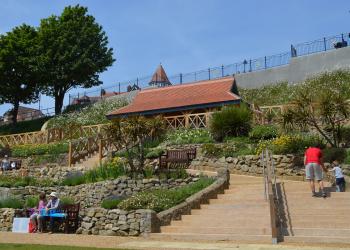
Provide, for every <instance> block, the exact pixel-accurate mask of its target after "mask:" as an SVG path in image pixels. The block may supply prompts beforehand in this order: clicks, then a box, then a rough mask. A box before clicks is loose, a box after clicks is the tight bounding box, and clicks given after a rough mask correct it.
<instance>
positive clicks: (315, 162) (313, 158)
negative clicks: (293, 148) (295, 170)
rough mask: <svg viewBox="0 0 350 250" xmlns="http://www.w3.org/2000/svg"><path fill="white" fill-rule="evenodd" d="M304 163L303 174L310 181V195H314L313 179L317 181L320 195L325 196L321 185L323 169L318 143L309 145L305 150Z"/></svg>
mask: <svg viewBox="0 0 350 250" xmlns="http://www.w3.org/2000/svg"><path fill="white" fill-rule="evenodd" d="M304 165H305V174H306V179H307V180H308V181H309V182H310V188H311V192H312V197H316V196H317V195H316V192H315V180H316V181H317V182H318V186H319V190H320V192H321V194H322V197H324V198H325V197H327V195H326V193H325V191H324V187H323V181H322V179H323V173H322V169H323V170H324V165H323V159H322V151H321V149H320V145H317V146H315V147H309V148H308V149H307V150H306V151H305V156H304Z"/></svg>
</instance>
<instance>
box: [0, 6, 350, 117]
mask: <svg viewBox="0 0 350 250" xmlns="http://www.w3.org/2000/svg"><path fill="white" fill-rule="evenodd" d="M0 4H1V13H0V33H5V32H7V31H10V30H11V29H12V28H13V27H15V26H17V25H20V24H22V23H26V24H30V25H33V26H37V25H38V24H39V22H40V19H41V18H45V17H48V16H49V15H51V14H56V15H59V14H60V13H61V12H62V10H63V8H64V7H65V6H67V5H75V4H80V5H83V6H86V7H88V9H89V14H91V15H93V16H95V18H96V21H97V22H98V23H99V24H101V25H102V26H103V28H104V30H105V32H106V34H107V35H108V37H109V45H110V46H111V47H113V49H114V56H115V58H116V62H115V63H114V65H113V66H112V67H110V68H109V69H108V70H107V71H106V72H104V73H103V74H101V77H100V78H101V80H102V81H103V82H104V85H103V86H105V87H106V86H110V85H113V84H115V83H117V82H119V81H125V80H128V79H134V78H136V77H140V76H145V75H150V74H152V73H153V72H154V70H155V69H156V67H157V66H158V64H159V63H160V62H161V63H162V65H163V66H164V68H165V70H166V72H167V73H168V75H173V74H177V73H180V72H182V73H186V72H191V71H195V70H200V69H205V68H208V67H214V66H218V65H222V64H231V63H235V62H239V61H242V60H243V59H245V58H256V57H260V56H264V55H271V54H275V53H280V52H285V51H288V49H289V47H290V44H291V43H294V44H295V43H299V42H304V41H309V40H314V39H318V38H321V37H323V36H330V35H335V34H340V33H342V32H349V31H350V27H349V19H350V13H349V10H350V2H349V1H346V0H338V1H331V0H328V1H326V0H289V1H287V0H285V1H281V0H264V1H261V0H127V1H125V0H84V1H83V0H81V1H73V0H72V1H69V0H0ZM77 91H79V92H81V91H82V90H72V91H71V93H76V92H77ZM67 101H68V96H67V98H66V100H65V103H67ZM30 106H33V107H38V104H33V105H30ZM41 106H42V107H53V106H54V103H53V100H52V99H51V98H48V97H43V98H42V102H41ZM9 108H10V105H7V104H4V105H0V114H2V113H3V112H4V111H6V110H7V109H9Z"/></svg>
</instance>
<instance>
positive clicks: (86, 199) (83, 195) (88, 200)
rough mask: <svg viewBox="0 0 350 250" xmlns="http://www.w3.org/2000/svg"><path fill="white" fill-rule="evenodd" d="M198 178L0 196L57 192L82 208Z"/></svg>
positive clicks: (6, 191)
mask: <svg viewBox="0 0 350 250" xmlns="http://www.w3.org/2000/svg"><path fill="white" fill-rule="evenodd" d="M198 179H199V178H197V177H188V178H186V179H177V180H174V179H167V180H159V179H143V180H142V179H140V180H134V179H131V178H130V177H120V178H118V179H115V180H108V181H102V182H96V183H90V184H82V185H78V186H55V187H33V186H28V187H19V188H1V187H0V194H2V195H3V196H10V197H11V196H15V197H18V198H19V199H23V200H25V199H26V197H27V196H30V195H38V194H40V193H41V192H45V193H46V194H49V193H51V192H53V191H55V192H58V194H59V196H60V197H72V198H73V199H74V201H75V202H79V203H80V205H81V207H82V208H88V207H95V206H100V205H101V202H102V200H104V199H105V198H108V197H111V196H114V197H116V196H117V197H120V196H122V197H125V196H130V195H132V194H135V193H138V192H140V191H145V190H150V189H154V188H166V189H169V188H174V187H178V186H183V185H187V184H190V183H193V182H196V181H197V180H198Z"/></svg>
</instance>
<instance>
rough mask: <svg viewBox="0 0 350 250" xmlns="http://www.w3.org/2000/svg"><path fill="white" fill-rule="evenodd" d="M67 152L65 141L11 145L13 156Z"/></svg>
mask: <svg viewBox="0 0 350 250" xmlns="http://www.w3.org/2000/svg"><path fill="white" fill-rule="evenodd" d="M67 152H68V144H67V143H63V142H60V143H49V144H27V145H16V146H13V147H12V156H13V157H28V156H32V155H58V154H64V153H67Z"/></svg>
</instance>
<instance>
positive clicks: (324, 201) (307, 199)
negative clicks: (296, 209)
mask: <svg viewBox="0 0 350 250" xmlns="http://www.w3.org/2000/svg"><path fill="white" fill-rule="evenodd" d="M281 201H283V200H281ZM284 201H285V202H286V203H288V204H298V203H302V204H305V202H307V204H308V205H311V204H315V205H317V204H333V205H334V204H337V205H338V204H349V203H350V199H347V198H343V199H342V198H339V197H338V198H331V197H326V198H323V197H311V196H310V197H305V198H302V197H300V198H299V199H298V198H288V197H287V199H286V200H284Z"/></svg>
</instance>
